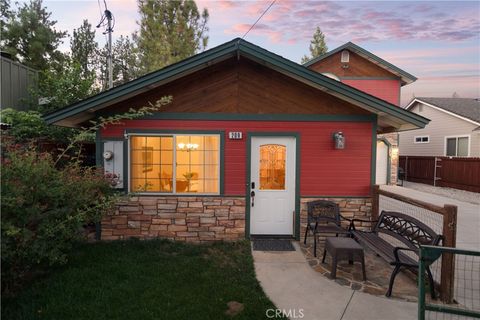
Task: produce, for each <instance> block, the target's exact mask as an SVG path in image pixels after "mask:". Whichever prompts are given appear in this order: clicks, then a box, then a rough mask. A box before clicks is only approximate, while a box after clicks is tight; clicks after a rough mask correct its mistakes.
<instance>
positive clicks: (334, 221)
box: [303, 200, 350, 257]
mask: <svg viewBox="0 0 480 320" xmlns="http://www.w3.org/2000/svg"><path fill="white" fill-rule="evenodd" d="M342 219H343V220H346V221H350V219H347V218H344V217H342V216H341V215H340V208H339V207H338V204H336V203H335V202H332V201H327V200H316V201H311V202H308V203H307V228H306V230H305V239H304V241H303V243H304V244H306V243H307V236H308V233H309V232H310V233H311V234H313V255H314V256H315V257H316V256H317V235H319V234H330V235H331V234H335V235H336V236H338V235H339V234H348V235H350V231H349V230H347V229H345V228H342V224H341V220H342Z"/></svg>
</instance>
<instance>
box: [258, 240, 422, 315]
mask: <svg viewBox="0 0 480 320" xmlns="http://www.w3.org/2000/svg"><path fill="white" fill-rule="evenodd" d="M294 246H295V248H296V251H289V252H263V251H253V258H254V262H255V271H256V273H257V279H258V280H259V281H260V284H261V285H262V287H263V290H264V291H265V293H266V294H267V296H268V297H269V298H270V300H272V302H273V303H274V304H275V305H276V306H277V308H279V309H282V310H285V311H286V312H288V311H290V315H291V316H290V319H318V320H330V319H332V320H340V319H343V320H354V319H356V320H363V319H366V320H376V319H378V320H390V319H392V320H404V319H405V320H415V319H417V304H416V303H411V302H405V301H399V300H393V299H387V298H384V297H377V296H373V295H369V294H366V293H362V292H357V291H353V290H351V289H349V288H346V287H343V286H341V285H339V284H337V283H335V282H333V281H331V280H329V279H326V278H325V277H323V276H322V275H320V274H318V273H317V272H315V271H314V270H312V268H311V267H310V266H309V265H308V264H307V262H306V260H305V257H304V256H303V254H302V252H301V251H300V247H299V245H298V243H294ZM300 310H302V311H300ZM300 312H301V313H303V315H304V316H303V318H302V317H300ZM293 315H296V316H297V317H294V316H293Z"/></svg>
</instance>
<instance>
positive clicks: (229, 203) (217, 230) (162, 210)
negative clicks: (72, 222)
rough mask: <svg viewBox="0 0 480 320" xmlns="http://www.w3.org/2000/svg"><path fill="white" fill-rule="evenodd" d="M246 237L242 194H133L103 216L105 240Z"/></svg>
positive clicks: (102, 236)
mask: <svg viewBox="0 0 480 320" xmlns="http://www.w3.org/2000/svg"><path fill="white" fill-rule="evenodd" d="M244 237H245V198H243V197H154V196H148V197H131V198H128V199H126V200H124V201H122V202H120V203H118V205H117V207H116V210H115V212H113V213H112V214H110V215H107V216H105V217H104V218H103V220H102V231H101V239H102V240H122V239H128V238H139V239H153V238H167V239H171V240H179V241H188V242H211V241H219V240H220V241H235V240H239V239H243V238H244Z"/></svg>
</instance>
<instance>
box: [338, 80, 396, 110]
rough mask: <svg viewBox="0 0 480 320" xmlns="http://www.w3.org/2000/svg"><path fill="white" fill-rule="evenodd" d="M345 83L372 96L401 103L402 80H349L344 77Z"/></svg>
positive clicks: (392, 102) (393, 102)
mask: <svg viewBox="0 0 480 320" xmlns="http://www.w3.org/2000/svg"><path fill="white" fill-rule="evenodd" d="M342 82H343V83H345V84H348V85H349V86H352V87H354V88H356V89H359V90H362V91H364V92H366V93H368V94H371V95H372V96H375V97H378V98H380V99H383V100H385V101H388V102H390V103H391V104H394V105H397V106H398V105H399V103H400V81H399V80H387V79H385V80H383V79H382V80H360V79H355V80H353V79H352V80H348V79H343V80H342Z"/></svg>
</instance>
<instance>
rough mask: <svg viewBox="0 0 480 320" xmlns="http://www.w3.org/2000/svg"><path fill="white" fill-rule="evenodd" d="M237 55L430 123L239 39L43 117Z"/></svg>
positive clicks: (57, 117)
mask: <svg viewBox="0 0 480 320" xmlns="http://www.w3.org/2000/svg"><path fill="white" fill-rule="evenodd" d="M235 56H237V57H241V56H244V57H247V58H250V59H252V60H253V61H261V63H262V64H263V65H265V66H267V67H270V68H272V69H276V70H277V71H280V72H284V73H287V74H289V75H293V76H295V78H297V79H301V80H303V81H305V82H308V83H311V84H314V85H318V86H321V87H322V88H325V89H326V90H327V91H332V92H335V93H338V94H340V95H342V96H345V97H347V98H349V99H350V100H352V101H356V102H357V103H359V104H362V105H366V106H368V107H370V108H372V109H374V110H376V111H378V112H383V113H386V114H388V115H391V116H393V117H396V118H399V119H402V120H403V121H405V122H408V123H410V124H413V125H415V126H417V127H420V128H423V127H424V126H425V125H426V124H427V123H428V122H429V120H428V119H426V118H424V117H422V116H420V115H417V114H415V113H412V112H409V111H407V110H404V109H402V108H399V107H397V106H395V105H393V104H390V103H388V102H386V101H384V100H381V99H379V98H376V97H374V96H372V95H369V94H367V93H365V92H363V91H360V90H357V89H355V88H353V87H350V86H348V85H346V84H343V83H341V82H338V81H336V80H333V79H330V78H328V77H326V76H324V75H322V74H320V73H318V72H315V71H313V70H310V69H308V68H306V67H304V66H302V65H300V64H297V63H295V62H293V61H290V60H288V59H286V58H283V57H281V56H279V55H277V54H274V53H272V52H270V51H268V50H265V49H263V48H261V47H259V46H256V45H254V44H252V43H250V42H247V41H245V40H242V39H240V38H236V39H233V40H231V41H229V42H226V43H224V44H222V45H220V46H218V47H215V48H212V49H210V50H207V51H204V52H202V53H199V54H197V55H195V56H192V57H190V58H187V59H185V60H182V61H180V62H177V63H175V64H172V65H170V66H167V67H165V68H163V69H160V70H158V71H155V72H152V73H149V74H147V75H145V76H142V77H140V78H138V79H135V80H132V81H130V82H128V83H125V84H123V85H120V86H118V87H115V88H113V89H110V90H107V91H104V92H101V93H99V94H97V95H94V96H91V97H89V98H86V99H84V100H82V101H79V102H77V103H75V104H72V105H70V106H67V107H65V108H63V109H61V110H58V111H55V112H53V113H50V114H47V115H45V116H44V119H45V121H46V122H47V123H49V124H53V123H55V122H58V121H61V120H63V119H67V118H69V117H71V116H74V115H77V114H79V113H82V112H86V111H87V110H89V109H92V108H94V107H97V106H98V105H100V104H103V103H106V102H109V101H111V100H115V99H118V98H121V97H123V96H127V95H131V94H135V92H138V91H139V90H141V89H145V88H148V86H151V85H154V84H156V83H157V82H160V81H165V80H169V79H176V78H177V77H178V76H181V75H182V74H183V73H185V72H193V71H196V70H199V68H200V67H202V66H207V65H210V64H211V63H212V62H213V61H221V60H225V59H228V58H229V57H235Z"/></svg>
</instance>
